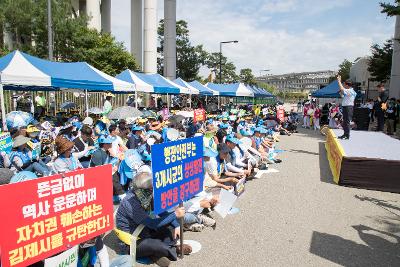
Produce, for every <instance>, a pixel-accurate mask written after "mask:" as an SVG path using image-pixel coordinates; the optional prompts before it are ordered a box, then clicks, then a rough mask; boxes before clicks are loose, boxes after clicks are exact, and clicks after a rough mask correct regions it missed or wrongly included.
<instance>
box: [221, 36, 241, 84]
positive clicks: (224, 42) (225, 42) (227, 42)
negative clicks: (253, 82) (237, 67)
mask: <svg viewBox="0 0 400 267" xmlns="http://www.w3.org/2000/svg"><path fill="white" fill-rule="evenodd" d="M230 43H235V44H237V43H239V41H236V40H235V41H223V42H219V83H222V44H230Z"/></svg>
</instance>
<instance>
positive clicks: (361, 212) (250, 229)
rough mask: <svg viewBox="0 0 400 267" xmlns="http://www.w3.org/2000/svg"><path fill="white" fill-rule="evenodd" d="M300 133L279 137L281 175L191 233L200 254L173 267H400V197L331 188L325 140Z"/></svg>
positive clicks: (255, 184) (251, 185)
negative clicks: (234, 210)
mask: <svg viewBox="0 0 400 267" xmlns="http://www.w3.org/2000/svg"><path fill="white" fill-rule="evenodd" d="M300 131H301V132H300V133H298V134H295V135H292V136H282V137H281V142H280V143H279V144H278V147H279V148H280V149H284V150H286V152H284V153H283V154H281V155H280V157H281V158H282V160H283V162H282V163H281V164H277V165H271V166H270V167H271V168H276V169H278V170H279V171H280V172H279V173H270V174H267V175H265V176H263V177H262V178H260V179H256V180H253V181H250V182H248V183H247V184H246V192H245V193H244V195H242V197H241V198H240V199H239V200H238V201H237V203H236V204H235V206H236V207H238V208H239V209H240V213H238V214H235V215H228V216H227V217H226V218H225V219H221V218H220V217H218V215H216V214H214V217H215V218H216V219H217V222H218V225H217V229H216V230H215V231H213V230H212V229H206V230H204V231H203V232H201V233H190V232H186V233H185V239H193V240H197V241H199V242H200V243H201V244H202V250H201V251H200V252H199V253H197V254H194V255H191V256H186V257H185V258H184V259H183V260H179V261H178V262H176V263H173V264H172V266H185V267H192V266H193V267H198V266H229V267H232V266H338V265H342V266H400V245H399V244H400V224H399V222H400V195H399V194H392V193H386V192H378V191H369V190H360V189H356V188H347V187H341V186H338V185H335V184H333V183H332V176H331V173H330V170H329V165H328V161H327V159H326V153H325V148H324V146H323V141H324V139H323V138H322V137H321V136H320V135H319V134H317V133H315V132H313V131H311V130H304V129H301V130H300ZM360 149H362V148H360ZM399 176H400V174H399ZM105 240H106V244H111V243H114V244H115V237H114V236H113V234H112V233H111V234H109V235H108V236H107V237H106V238H105ZM113 240H114V242H113ZM111 247H114V249H115V246H111ZM110 254H111V255H113V254H114V251H112V250H111V249H110Z"/></svg>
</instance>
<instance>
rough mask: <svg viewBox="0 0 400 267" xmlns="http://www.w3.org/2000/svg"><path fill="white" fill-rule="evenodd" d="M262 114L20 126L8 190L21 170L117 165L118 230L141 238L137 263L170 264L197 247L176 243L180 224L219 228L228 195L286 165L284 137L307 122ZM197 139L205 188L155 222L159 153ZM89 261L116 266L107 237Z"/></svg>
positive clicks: (4, 169)
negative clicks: (215, 214) (155, 151)
mask: <svg viewBox="0 0 400 267" xmlns="http://www.w3.org/2000/svg"><path fill="white" fill-rule="evenodd" d="M261 108H262V111H261V112H260V111H259V112H254V111H253V109H251V107H247V106H243V107H237V108H235V109H228V108H227V109H226V110H221V112H220V113H219V115H212V114H210V115H207V118H206V120H205V121H202V122H196V123H194V122H193V119H192V118H184V119H182V118H180V120H178V119H177V118H178V117H179V116H177V115H172V116H166V117H164V118H163V117H162V116H161V115H157V116H147V117H140V118H136V119H132V120H119V121H110V120H109V119H108V118H106V117H103V118H98V119H93V118H91V117H86V118H85V119H83V120H81V119H80V118H79V117H77V116H75V117H72V118H70V119H68V120H67V121H66V122H65V123H64V124H63V125H62V126H58V127H56V126H55V125H53V124H52V123H50V122H49V121H44V122H42V123H36V124H31V125H28V126H27V127H19V128H13V129H10V134H11V136H12V138H13V148H12V152H11V153H7V154H6V153H1V156H0V167H1V169H0V172H1V176H2V178H1V179H0V184H6V183H9V182H10V181H11V182H13V179H12V177H13V176H14V175H15V174H16V173H18V172H21V171H29V172H32V173H33V174H34V175H36V176H38V177H40V176H48V175H52V174H56V173H64V172H69V171H73V170H75V169H78V168H88V167H96V166H101V165H105V164H112V179H113V195H114V199H113V201H114V203H115V204H119V208H118V210H117V211H116V228H117V229H118V230H119V231H122V232H126V233H129V234H132V235H134V236H137V237H138V241H137V244H136V245H137V246H136V258H147V259H150V260H151V262H154V263H156V264H158V265H159V266H168V265H169V264H170V261H176V260H177V255H179V254H180V253H184V254H190V253H191V247H190V246H189V245H184V246H183V251H180V246H177V245H176V243H177V239H178V237H179V235H180V226H179V225H180V224H179V222H178V220H179V219H181V218H183V221H184V224H183V226H184V230H185V231H194V232H200V231H202V230H203V229H204V228H206V227H210V228H213V229H215V228H216V221H215V220H214V219H213V218H212V216H211V213H212V212H211V211H212V210H213V208H214V207H215V206H216V205H217V204H218V202H219V199H218V196H219V192H220V190H222V189H224V190H228V191H231V192H234V190H235V185H236V184H237V183H239V181H240V180H242V181H243V180H244V181H249V180H251V179H253V178H254V175H255V174H256V173H257V172H258V171H259V170H266V169H268V165H269V164H275V163H279V162H281V160H280V159H278V158H277V152H278V150H276V149H275V147H276V143H277V142H279V135H281V134H282V135H290V134H291V133H293V132H296V127H297V124H298V123H299V118H298V116H297V113H295V112H291V113H290V114H286V115H285V117H284V119H283V121H281V120H279V119H278V118H277V117H276V108H275V106H263V107H259V109H261ZM193 136H203V143H204V147H203V151H204V155H203V156H204V165H203V166H204V173H205V177H204V190H203V192H201V193H200V194H198V195H196V196H195V197H194V198H192V199H191V200H189V201H187V202H186V203H185V204H184V206H183V207H177V208H175V209H174V210H172V211H170V212H165V213H163V214H160V215H158V216H155V215H153V214H152V212H151V211H152V207H153V191H152V190H153V189H152V184H153V183H152V175H151V164H152V162H151V147H152V146H153V145H155V144H158V143H162V142H168V141H174V140H177V139H180V138H189V137H193ZM37 147H39V149H37ZM128 159H129V160H128ZM110 201H111V200H110ZM120 247H121V251H120V253H121V254H129V249H130V248H129V246H128V245H126V244H124V243H123V242H121V246H120ZM85 255H89V256H90V260H89V261H87V262H86V263H85V264H82V261H81V264H82V265H81V266H93V265H94V264H95V262H96V261H97V262H99V263H100V265H101V266H109V265H110V260H109V256H108V253H107V249H106V247H105V246H104V243H103V240H102V236H99V237H97V238H95V239H93V240H89V241H88V242H86V243H84V244H81V245H80V247H79V258H80V260H81V259H82V258H83V257H84V256H85ZM38 264H39V265H40V264H41V263H38Z"/></svg>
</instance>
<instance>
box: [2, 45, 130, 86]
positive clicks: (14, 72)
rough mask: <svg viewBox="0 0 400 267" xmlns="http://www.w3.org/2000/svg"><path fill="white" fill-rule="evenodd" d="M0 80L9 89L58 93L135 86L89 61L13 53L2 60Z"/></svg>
mask: <svg viewBox="0 0 400 267" xmlns="http://www.w3.org/2000/svg"><path fill="white" fill-rule="evenodd" d="M0 81H1V83H2V84H3V87H4V89H6V90H13V89H14V90H58V89H61V88H72V89H86V90H89V91H111V92H132V91H134V86H133V85H132V84H129V83H127V82H124V81H121V80H118V79H116V78H114V77H112V76H110V75H107V74H105V73H104V72H101V71H100V70H98V69H96V68H94V67H92V66H90V65H89V64H87V63H86V62H73V63H66V62H53V61H48V60H44V59H40V58H37V57H34V56H30V55H28V54H25V53H23V52H20V51H14V52H12V53H10V54H8V55H6V56H4V57H1V58H0Z"/></svg>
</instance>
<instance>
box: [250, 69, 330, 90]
mask: <svg viewBox="0 0 400 267" xmlns="http://www.w3.org/2000/svg"><path fill="white" fill-rule="evenodd" d="M335 75H336V72H335V71H331V70H325V71H314V72H300V73H288V74H280V75H265V76H261V77H258V78H256V80H257V81H258V82H262V83H266V84H268V85H271V86H274V87H275V88H276V89H277V90H278V91H283V92H290V93H310V92H311V91H314V90H317V89H320V88H321V87H323V86H326V85H328V84H329V78H330V77H332V76H335Z"/></svg>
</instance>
